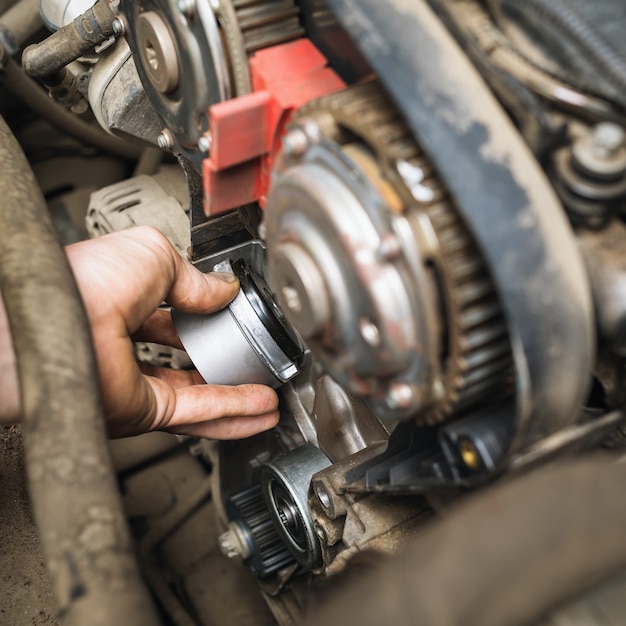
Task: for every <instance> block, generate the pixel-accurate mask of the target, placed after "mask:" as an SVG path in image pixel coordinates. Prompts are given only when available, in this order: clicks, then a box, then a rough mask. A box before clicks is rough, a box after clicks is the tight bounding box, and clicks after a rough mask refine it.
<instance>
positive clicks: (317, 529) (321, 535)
mask: <svg viewBox="0 0 626 626" xmlns="http://www.w3.org/2000/svg"><path fill="white" fill-rule="evenodd" d="M314 527H315V534H316V535H317V536H318V538H319V540H320V541H321V542H322V543H326V541H327V539H326V531H325V530H324V529H323V528H322V527H321V526H320V525H319V524H318V523H317V522H315V526H314Z"/></svg>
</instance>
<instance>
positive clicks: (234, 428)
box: [164, 411, 279, 440]
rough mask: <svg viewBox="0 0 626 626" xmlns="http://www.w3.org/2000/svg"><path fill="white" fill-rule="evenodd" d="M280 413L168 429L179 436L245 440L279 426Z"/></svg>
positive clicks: (228, 418)
mask: <svg viewBox="0 0 626 626" xmlns="http://www.w3.org/2000/svg"><path fill="white" fill-rule="evenodd" d="M278 417H279V415H278V411H273V412H272V413H268V414H267V415H258V416H255V417H222V418H221V419H217V420H214V421H210V422H199V423H197V424H189V425H184V426H176V427H171V428H166V429H164V430H166V431H167V432H170V433H175V434H177V435H190V436H192V437H204V438H206V439H220V440H225V439H243V438H245V437H252V435H258V434H259V433H262V432H263V431H265V430H269V429H270V428H274V426H276V424H278Z"/></svg>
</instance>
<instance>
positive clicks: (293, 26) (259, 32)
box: [233, 0, 304, 55]
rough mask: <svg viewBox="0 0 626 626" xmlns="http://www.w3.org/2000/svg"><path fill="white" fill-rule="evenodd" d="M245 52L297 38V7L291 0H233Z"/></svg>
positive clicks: (301, 32)
mask: <svg viewBox="0 0 626 626" xmlns="http://www.w3.org/2000/svg"><path fill="white" fill-rule="evenodd" d="M233 7H234V9H235V14H236V16H237V22H238V23H239V28H240V29H241V34H242V35H243V41H244V46H245V49H246V52H247V53H248V55H250V54H253V53H254V52H257V51H258V50H261V49H263V48H269V47H271V46H276V45H278V44H281V43H287V42H288V41H294V40H295V39H300V38H301V37H303V35H304V29H303V28H302V26H301V24H300V9H299V8H298V7H297V6H296V4H295V3H294V2H293V0H233Z"/></svg>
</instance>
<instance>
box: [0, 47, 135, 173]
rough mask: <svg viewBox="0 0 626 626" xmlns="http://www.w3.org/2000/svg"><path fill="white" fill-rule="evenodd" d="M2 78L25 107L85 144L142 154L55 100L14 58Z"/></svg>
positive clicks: (123, 153) (128, 157) (122, 154)
mask: <svg viewBox="0 0 626 626" xmlns="http://www.w3.org/2000/svg"><path fill="white" fill-rule="evenodd" d="M0 78H1V80H2V83H3V84H4V85H5V87H7V89H9V90H10V91H11V92H12V93H13V94H14V95H15V96H16V97H17V98H19V99H20V100H21V101H22V102H23V103H24V105H25V106H27V107H28V108H30V109H31V110H32V111H34V112H35V113H37V114H38V115H40V116H41V117H43V118H44V119H45V120H46V121H47V122H49V123H50V124H52V126H54V127H55V128H57V129H58V130H60V131H61V132H63V133H66V134H67V135H70V136H71V137H74V139H77V140H78V141H80V142H82V143H85V144H87V145H90V146H93V147H94V148H98V149H99V150H102V151H103V152H106V153H107V154H111V155H113V156H117V157H121V158H123V159H125V160H132V161H136V160H137V159H138V158H139V157H140V156H141V153H142V148H141V147H140V146H135V145H134V144H131V143H128V142H125V141H122V140H121V139H117V138H116V137H112V136H111V135H107V134H106V133H105V132H104V131H102V130H100V129H99V128H95V127H93V126H90V125H89V124H87V122H85V121H83V120H82V119H80V118H79V117H77V116H76V115H74V114H73V113H70V112H69V111H68V110H67V109H65V108H64V107H63V106H61V105H60V104H58V103H56V102H54V100H52V99H51V98H50V97H49V96H48V94H47V93H46V92H45V91H44V90H43V89H42V88H41V87H40V86H39V85H38V84H37V83H36V82H35V81H34V80H33V79H32V78H30V76H28V75H27V74H26V72H24V70H23V69H22V68H21V67H20V65H19V64H18V63H17V62H16V61H14V60H13V59H10V60H9V61H8V63H7V66H6V68H5V70H4V73H0Z"/></svg>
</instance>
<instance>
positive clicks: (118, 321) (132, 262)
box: [66, 227, 278, 439]
mask: <svg viewBox="0 0 626 626" xmlns="http://www.w3.org/2000/svg"><path fill="white" fill-rule="evenodd" d="M66 253H67V257H68V259H69V262H70V265H71V267H72V271H73V272H74V276H75V278H76V282H77V284H78V288H79V290H80V292H81V295H82V297H83V301H84V304H85V308H86V310H87V315H88V317H89V322H90V324H91V330H92V334H93V342H94V346H95V350H96V358H97V361H98V369H99V373H100V383H101V388H102V393H103V402H104V409H105V415H106V418H107V424H108V427H109V433H110V435H111V436H114V437H119V436H126V435H133V434H138V433H142V432H146V431H149V430H166V431H169V432H174V433H180V434H187V435H197V436H201V437H211V438H216V439H236V438H240V437H247V436H249V435H253V434H255V433H258V432H261V431H263V430H267V429H268V428H272V427H273V426H275V425H276V423H277V421H278V399H277V396H276V392H275V391H274V390H273V389H271V388H269V387H266V386H264V385H252V384H251V385H239V386H236V387H228V386H219V385H206V384H204V381H203V380H202V378H201V377H200V375H199V374H198V373H197V372H196V371H184V370H172V369H168V368H158V367H153V366H149V365H146V364H143V363H138V362H137V361H136V360H135V355H134V350H133V340H137V341H151V342H155V343H161V344H164V345H169V346H173V347H177V348H182V345H181V344H180V340H179V339H178V336H177V335H176V331H175V330H174V326H173V324H172V321H171V318H170V315H169V313H168V312H167V311H163V310H158V306H159V304H161V302H162V301H163V300H165V301H166V302H168V303H169V304H170V305H171V306H173V307H174V308H176V309H179V310H181V311H185V312H189V313H210V312H213V311H217V310H219V309H221V308H223V307H224V306H226V305H227V304H228V303H229V302H230V301H231V300H232V299H233V298H234V297H235V295H236V294H237V291H238V289H239V283H238V282H237V280H236V278H235V277H234V276H232V275H231V274H226V275H223V274H203V273H202V272H200V271H198V270H197V269H196V268H194V267H193V266H192V265H191V264H190V263H188V262H187V261H185V260H184V259H182V258H181V257H180V256H179V255H178V253H177V252H176V251H175V250H174V248H173V247H172V246H171V245H170V243H169V242H168V240H167V239H166V238H165V236H164V235H162V234H161V233H159V232H158V231H157V230H155V229H153V228H150V227H139V228H133V229H130V230H126V231H121V232H118V233H114V234H111V235H106V236H104V237H101V238H99V239H94V240H90V241H85V242H81V243H77V244H73V245H70V246H68V247H67V248H66ZM215 358H217V359H219V358H220V355H219V354H216V355H215Z"/></svg>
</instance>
